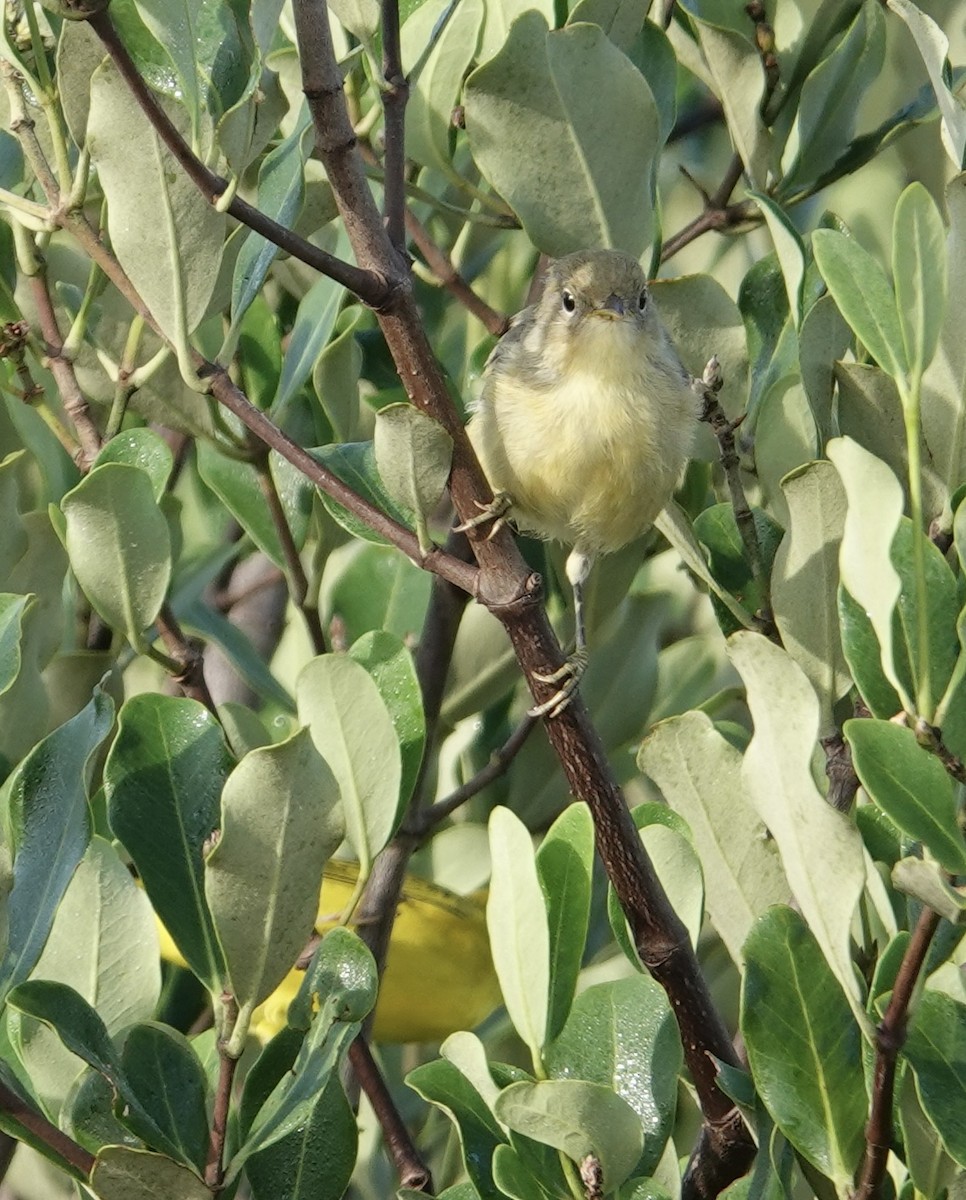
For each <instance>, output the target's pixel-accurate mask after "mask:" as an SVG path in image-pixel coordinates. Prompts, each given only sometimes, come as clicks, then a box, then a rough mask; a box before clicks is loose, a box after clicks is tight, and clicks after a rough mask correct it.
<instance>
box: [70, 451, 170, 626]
mask: <svg viewBox="0 0 966 1200" xmlns="http://www.w3.org/2000/svg"><path fill="white" fill-rule="evenodd" d="M61 508H62V510H63V513H64V516H65V518H66V520H67V553H68V555H69V556H70V565H71V567H72V569H73V571H74V574H75V575H76V576H77V582H78V583H79V584H80V585H81V587H82V588H83V589H84V593H85V595H86V596H87V598H88V600H90V602H91V604H92V605H93V606H94V608H95V609H96V610H97V612H98V613H99V614H100V616H101V617H103V619H104V621H105V622H106V623H107V624H108V625H109V626H111V628H113V629H119V630H123V632H124V633H125V634H126V635H127V638H128V641H130V642H131V644H132V645H133V646H135V647H140V646H141V645H142V643H143V640H144V631H145V629H147V628H148V626H149V625H151V624H152V622H153V621H154V618H155V617H156V616H157V615H158V612H159V611H160V608H161V605H162V604H163V603H164V598H165V595H166V594H167V590H168V584H169V582H170V580H171V539H170V537H169V534H168V523H167V521H166V520H165V518H164V515H163V513H162V512H161V509H160V508H158V504H157V501H156V500H155V498H154V491H153V488H152V483H151V477H150V476H149V475H148V474H147V473H146V472H145V471H142V470H141V469H140V467H133V466H128V465H126V464H122V463H105V464H104V466H101V467H98V468H97V469H96V470H93V471H91V473H90V474H89V475H87V476H86V477H85V478H84V479H83V480H82V481H81V482H80V483H79V484H78V485H77V487H75V488H74V489H73V491H70V492H68V493H67V495H66V496H65V497H64V498H63V500H62V501H61Z"/></svg>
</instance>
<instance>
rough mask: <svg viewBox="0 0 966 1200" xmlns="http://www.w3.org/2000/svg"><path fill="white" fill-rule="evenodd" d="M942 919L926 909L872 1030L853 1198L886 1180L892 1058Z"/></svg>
mask: <svg viewBox="0 0 966 1200" xmlns="http://www.w3.org/2000/svg"><path fill="white" fill-rule="evenodd" d="M939 921H940V917H939V914H938V913H935V912H933V911H932V909H931V908H924V909H923V910H922V912H921V913H920V914H919V920H918V921H917V922H916V927H915V929H914V930H913V931H912V937H911V938H910V939H909V945H908V946H907V947H906V952H905V954H904V955H903V956H902V962H901V963H900V965H899V973H898V974H897V975H896V981H895V983H894V985H893V988H892V996H891V997H890V999H889V1004H888V1007H887V1008H886V1011H885V1016H884V1017H883V1018H882V1020H881V1021H880V1023H879V1025H878V1027H877V1028H876V1031H875V1045H876V1058H875V1071H874V1074H873V1079H872V1105H871V1108H870V1111H869V1121H868V1124H867V1125H866V1127H865V1154H864V1155H863V1158H862V1166H861V1167H860V1168H859V1176H858V1179H859V1182H858V1186H857V1187H856V1189H855V1191H854V1192H853V1197H854V1200H875V1198H876V1197H878V1196H879V1194H880V1192H881V1190H882V1185H883V1183H884V1181H885V1175H886V1165H887V1163H888V1159H889V1151H890V1149H891V1148H892V1139H893V1130H892V1107H893V1093H894V1092H895V1082H896V1062H897V1060H898V1057H899V1051H900V1050H901V1049H902V1046H903V1044H904V1043H905V1040H906V1025H907V1024H908V1020H909V1004H910V1002H911V1001H912V994H913V991H914V990H915V987H916V983H917V982H918V980H919V976H920V975H921V974H922V969H923V966H924V964H925V961H926V955H927V953H928V951H929V946H930V944H931V943H932V939H933V937H934V936H935V933H936V930H937V929H938V928H939Z"/></svg>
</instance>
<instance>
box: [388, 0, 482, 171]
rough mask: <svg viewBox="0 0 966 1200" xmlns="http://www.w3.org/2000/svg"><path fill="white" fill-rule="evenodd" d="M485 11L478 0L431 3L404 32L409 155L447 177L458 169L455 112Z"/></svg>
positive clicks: (436, 1)
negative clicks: (454, 160)
mask: <svg viewBox="0 0 966 1200" xmlns="http://www.w3.org/2000/svg"><path fill="white" fill-rule="evenodd" d="M483 11H484V10H483V4H482V3H481V2H480V0H466V2H465V3H464V2H462V0H461V3H459V4H457V5H455V6H454V5H452V4H451V3H450V0H429V2H428V3H425V4H421V5H420V6H419V8H417V9H416V11H415V12H414V13H413V14H412V16H411V17H410V18H409V20H408V21H407V22H406V23H405V25H403V27H402V30H401V44H402V60H403V65H404V68H405V70H406V72H407V74H408V76H409V103H408V104H407V105H406V156H407V157H408V158H411V159H413V161H414V162H418V163H420V164H422V166H424V167H433V168H435V169H436V170H437V171H442V172H443V173H444V174H445V173H450V172H452V171H453V170H454V167H453V163H452V148H451V145H452V142H453V141H454V140H455V132H456V131H455V129H454V128H453V121H452V112H453V108H454V107H455V105H456V104H457V102H458V101H459V96H460V90H461V88H462V86H463V77H464V76H465V75H466V72H467V71H468V70H469V68H470V66H471V65H472V63H473V60H474V58H475V56H476V49H477V45H478V43H479V40H480V30H481V28H482V26H483Z"/></svg>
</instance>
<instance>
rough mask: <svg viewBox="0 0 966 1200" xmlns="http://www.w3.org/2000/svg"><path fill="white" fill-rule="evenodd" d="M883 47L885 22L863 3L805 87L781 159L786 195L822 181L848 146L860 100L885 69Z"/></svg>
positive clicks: (876, 12)
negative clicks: (799, 187) (883, 68)
mask: <svg viewBox="0 0 966 1200" xmlns="http://www.w3.org/2000/svg"><path fill="white" fill-rule="evenodd" d="M830 44H831V39H830ZM885 46H886V34H885V20H884V18H883V17H882V14H881V12H880V11H879V9H878V7H877V6H876V5H874V4H862V5H859V6H858V12H857V13H856V15H855V19H854V20H853V21H852V23H851V24H850V25H849V27H848V29H847V30H846V31H845V33H844V35H843V36H842V38H841V39H840V40H839V41H838V42H837V43H835V44H834V45H833V46H832V49H831V50H830V51H829V53H828V54H826V55H825V56H824V57H823V58H822V61H821V62H820V63H819V64H818V65H817V66H816V67H814V68H813V70H812V71H811V72H810V73H809V75H808V77H807V78H806V79H805V82H804V83H803V84H802V90H801V94H800V96H799V100H798V111H797V112H796V114H795V122H794V125H793V126H792V131H791V134H790V135H789V139H788V144H787V146H786V149H785V153H784V156H783V164H782V165H783V168H784V169H783V176H784V177H783V179H782V184H781V187H782V190H783V191H784V192H785V194H788V192H790V191H793V190H794V188H795V187H796V185H797V186H802V185H804V184H808V183H810V182H812V181H813V180H816V179H820V178H822V177H823V176H824V175H825V173H826V172H827V171H828V170H829V169H830V168H831V167H832V166H833V165H834V164H835V163H836V162H837V160H838V159H839V157H840V156H841V155H842V154H843V152H844V151H845V150H846V149H847V148H848V146H849V144H850V143H851V141H852V139H853V137H854V135H855V126H856V118H857V116H858V113H859V109H860V105H861V102H862V100H863V99H864V97H865V95H866V93H867V91H868V89H869V86H870V84H872V82H873V81H874V80H875V79H876V78H877V77H878V75H879V73H880V71H881V70H882V64H883V61H884V59H885Z"/></svg>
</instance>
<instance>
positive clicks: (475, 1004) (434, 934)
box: [158, 861, 501, 1042]
mask: <svg viewBox="0 0 966 1200" xmlns="http://www.w3.org/2000/svg"><path fill="white" fill-rule="evenodd" d="M358 876H359V867H358V865H357V864H356V863H349V862H340V861H331V862H329V863H328V864H327V865H326V868H325V876H324V878H323V880H322V891H321V894H320V897H319V915H318V919H317V921H316V925H315V928H316V930H317V931H318V932H319V933H325V932H326V931H327V930H329V929H332V928H333V926H335V925H336V924H337V923H338V922H337V920H333V919H332V918H333V916H336V917H337V916H338V914H339V913H341V912H342V911H343V909H344V908H345V907H346V905H347V904H348V903H349V900H350V898H351V896H352V893H353V890H354V888H355V884H356V880H357V879H358ZM158 926H159V933H160V936H161V954H162V956H163V957H164V958H166V959H168V960H169V961H170V962H175V963H178V964H179V965H181V966H185V965H186V964H185V961H184V959H183V958H182V957H181V955H180V953H179V952H178V949H177V947H176V946H175V944H174V942H173V941H172V940H171V936H170V934H169V933H168V931H167V930H166V929H165V928H164V926H163V925H161V922H160V921H159V922H158ZM303 977H304V975H303V972H302V971H290V972H289V973H288V975H287V976H286V977H285V978H284V979H283V980H282V982H281V983H280V984H279V986H278V988H276V990H275V991H274V992H273V993H272V994H271V996H269V998H268V999H267V1000H266V1001H265V1003H264V1004H262V1005H260V1006H259V1007H258V1008H257V1009H256V1010H255V1013H254V1016H253V1019H252V1032H253V1033H254V1034H255V1036H256V1037H258V1038H260V1039H261V1040H262V1041H267V1040H268V1039H269V1038H270V1037H272V1036H273V1034H275V1033H277V1032H278V1031H279V1029H281V1028H282V1026H283V1025H284V1024H285V1016H286V1013H287V1011H288V1006H289V1004H290V1003H291V1002H292V1000H293V999H294V997H295V993H296V992H297V991H298V989H299V985H300V984H301V982H302V979H303ZM500 1001H501V997H500V988H499V984H498V983H497V979H496V974H495V972H494V970H493V963H492V960H491V958H490V943H489V939H488V937H487V932H486V912H485V900H484V898H483V897H482V896H480V895H474V896H457V895H456V894H455V893H454V892H449V891H447V890H446V889H445V888H441V887H437V886H436V885H435V884H432V883H428V882H427V881H426V880H424V879H419V878H417V877H416V876H415V875H407V876H406V880H405V883H404V884H403V891H402V899H401V901H400V904H399V909H398V911H397V913H396V922H395V924H394V926H393V931H392V940H391V941H390V943H389V954H388V957H387V959H386V969H385V972H384V974H383V978H382V982H381V984H380V988H379V1000H378V1002H377V1004H376V1014H375V1023H374V1026H373V1037H374V1039H375V1040H376V1041H378V1042H437V1041H442V1040H443V1039H444V1038H446V1037H449V1035H450V1034H451V1033H454V1032H455V1031H456V1030H458V1029H472V1028H473V1026H474V1025H478V1024H479V1023H480V1021H482V1020H483V1018H484V1017H487V1016H489V1015H490V1013H491V1012H493V1010H494V1009H495V1008H496V1007H497V1006H498V1005H499V1004H500Z"/></svg>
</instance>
